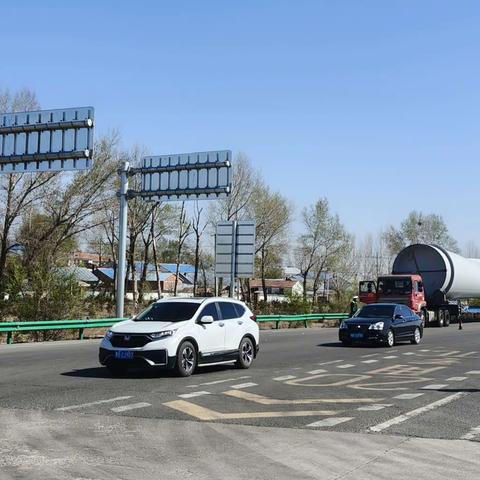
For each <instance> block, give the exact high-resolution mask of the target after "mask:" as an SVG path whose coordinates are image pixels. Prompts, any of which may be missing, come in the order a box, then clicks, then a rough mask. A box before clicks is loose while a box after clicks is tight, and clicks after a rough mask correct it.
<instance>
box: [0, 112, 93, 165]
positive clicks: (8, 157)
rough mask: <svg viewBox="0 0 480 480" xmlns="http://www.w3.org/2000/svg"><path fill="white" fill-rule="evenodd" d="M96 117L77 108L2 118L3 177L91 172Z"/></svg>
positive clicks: (0, 118)
mask: <svg viewBox="0 0 480 480" xmlns="http://www.w3.org/2000/svg"><path fill="white" fill-rule="evenodd" d="M94 113H95V110H94V108H93V107H74V108H62V109H54V110H37V111H31V112H15V113H2V114H0V174H2V173H27V172H32V173H35V172H58V171H76V170H86V169H88V168H90V167H91V166H92V162H93V160H92V158H93V133H94V132H93V130H94Z"/></svg>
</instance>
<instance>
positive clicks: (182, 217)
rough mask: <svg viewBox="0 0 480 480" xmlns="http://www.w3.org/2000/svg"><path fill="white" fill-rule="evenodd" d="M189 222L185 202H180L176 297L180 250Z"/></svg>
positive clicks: (180, 258) (187, 231)
mask: <svg viewBox="0 0 480 480" xmlns="http://www.w3.org/2000/svg"><path fill="white" fill-rule="evenodd" d="M190 228H191V222H189V221H188V220H187V211H186V209H185V202H182V206H181V207H180V214H179V217H178V230H177V231H178V237H177V260H176V265H177V267H176V270H175V286H174V289H173V294H174V295H175V296H176V295H177V289H178V276H179V270H180V263H181V260H182V249H183V245H184V244H185V240H186V239H187V238H188V236H189V235H190V233H191V231H190Z"/></svg>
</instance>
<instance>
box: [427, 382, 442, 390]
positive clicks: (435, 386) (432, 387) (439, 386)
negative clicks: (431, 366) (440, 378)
mask: <svg viewBox="0 0 480 480" xmlns="http://www.w3.org/2000/svg"><path fill="white" fill-rule="evenodd" d="M445 387H448V385H445V384H441V383H434V384H432V385H425V386H424V387H422V390H441V389H442V388H445Z"/></svg>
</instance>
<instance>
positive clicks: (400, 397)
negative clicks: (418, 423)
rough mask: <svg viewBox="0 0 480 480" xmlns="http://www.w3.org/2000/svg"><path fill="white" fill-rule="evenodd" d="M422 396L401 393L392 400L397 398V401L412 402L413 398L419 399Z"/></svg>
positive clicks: (420, 394) (419, 394)
mask: <svg viewBox="0 0 480 480" xmlns="http://www.w3.org/2000/svg"><path fill="white" fill-rule="evenodd" d="M422 395H425V394H424V393H402V394H401V395H397V396H396V397H393V398H398V399H399V400H412V399H414V398H418V397H421V396H422Z"/></svg>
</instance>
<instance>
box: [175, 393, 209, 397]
mask: <svg viewBox="0 0 480 480" xmlns="http://www.w3.org/2000/svg"><path fill="white" fill-rule="evenodd" d="M202 395H210V392H205V391H201V392H192V393H184V394H182V395H179V397H180V398H194V397H201V396H202Z"/></svg>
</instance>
